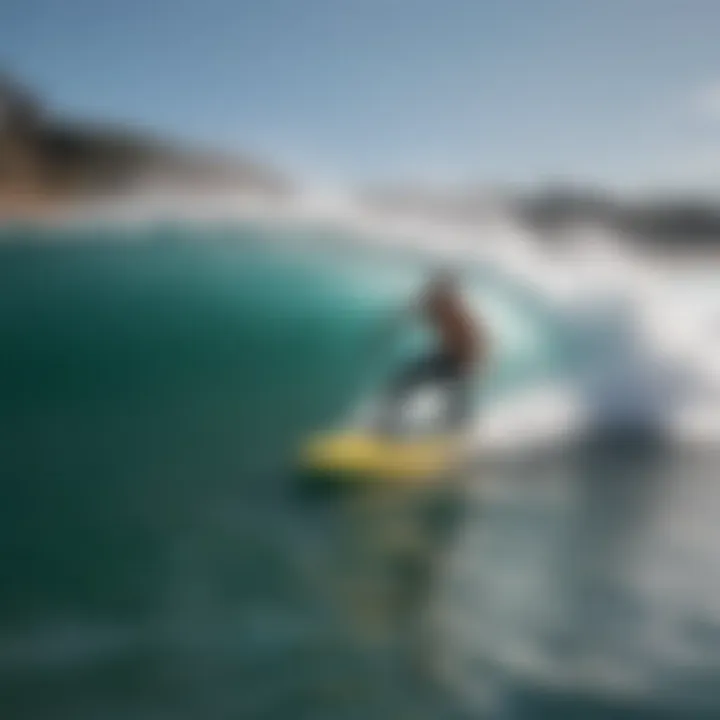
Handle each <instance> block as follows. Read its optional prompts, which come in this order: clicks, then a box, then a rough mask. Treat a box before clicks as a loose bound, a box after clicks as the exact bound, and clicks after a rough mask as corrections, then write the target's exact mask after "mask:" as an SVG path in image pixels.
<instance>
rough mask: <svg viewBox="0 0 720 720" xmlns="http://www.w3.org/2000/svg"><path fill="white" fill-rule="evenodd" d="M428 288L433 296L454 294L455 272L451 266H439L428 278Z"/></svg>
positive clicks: (456, 282)
mask: <svg viewBox="0 0 720 720" xmlns="http://www.w3.org/2000/svg"><path fill="white" fill-rule="evenodd" d="M428 290H429V294H430V295H431V296H433V297H447V296H448V295H454V294H455V293H457V291H458V278H457V273H456V272H455V271H454V270H452V269H451V268H441V269H440V270H438V271H437V272H436V273H435V274H434V275H433V276H432V278H430V283H429V288H428Z"/></svg>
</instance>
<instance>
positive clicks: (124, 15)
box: [0, 0, 720, 189]
mask: <svg viewBox="0 0 720 720" xmlns="http://www.w3.org/2000/svg"><path fill="white" fill-rule="evenodd" d="M718 29H720V2H718V0H602V1H600V0H202V1H201V0H123V1H122V2H119V1H116V0H0V67H4V68H5V69H6V70H8V71H9V72H10V73H12V74H14V75H16V76H17V77H19V78H20V79H21V80H23V81H24V82H26V83H27V84H29V85H30V87H32V88H34V89H35V90H36V91H37V92H38V93H39V94H40V95H41V97H43V98H45V100H46V101H47V103H48V105H49V107H50V108H52V109H54V110H56V111H57V112H58V113H62V114H63V115H69V116H77V117H80V118H93V119H107V120H112V121H120V122H124V123H129V124H133V125H137V126H139V127H143V128H149V129H152V130H155V131H160V132H162V133H165V134H166V135H168V136H169V137H173V138H178V139H182V140H184V139H188V140H192V141H194V142H196V143H199V144H200V145H207V146H209V147H216V148H219V149H226V150H228V151H232V152H246V153H249V154H250V155H255V156H257V157H259V158H261V159H267V160H269V161H270V162H272V163H274V164H275V165H278V166H280V167H282V168H285V169H287V170H289V171H290V172H291V173H293V174H296V175H301V176H302V175H305V176H306V177H308V178H315V179H316V180H323V181H337V182H343V183H354V184H373V183H381V184H382V183H393V182H409V181H410V182H411V181H419V182H452V183H468V182H472V183H502V184H508V183H510V184H512V183H531V184H533V183H542V182H548V181H550V182H565V181H573V180H575V181H580V182H584V183H598V184H603V185H608V186H612V187H622V188H630V189H637V188H645V187H661V188H664V187H669V188H675V187H677V188H681V189H682V188H696V187H698V188H708V187H709V188H720V42H718Z"/></svg>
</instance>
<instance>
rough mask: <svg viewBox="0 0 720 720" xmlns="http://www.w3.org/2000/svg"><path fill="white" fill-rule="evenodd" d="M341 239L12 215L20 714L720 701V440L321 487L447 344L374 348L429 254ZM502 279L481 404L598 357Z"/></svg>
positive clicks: (6, 268)
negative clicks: (384, 384) (346, 445)
mask: <svg viewBox="0 0 720 720" xmlns="http://www.w3.org/2000/svg"><path fill="white" fill-rule="evenodd" d="M316 240H317V237H315V236H313V233H312V232H311V231H308V230H302V231H301V230H300V229H292V228H290V229H287V228H286V229H285V230H283V231H282V232H281V231H279V230H277V229H275V230H271V229H268V228H263V227H261V226H257V225H255V226H254V225H251V224H245V225H238V224H226V225H220V224H217V223H215V224H210V223H205V224H195V225H192V226H191V225H187V226H177V225H169V224H166V225H161V224H155V225H147V226H142V225H141V226H125V227H119V226H102V225H96V226H94V227H90V226H85V227H75V228H70V227H68V228H65V229H62V230H60V229H56V230H54V231H50V230H38V229H30V228H20V227H18V228H14V229H12V228H9V229H6V230H4V231H3V237H2V241H3V242H2V244H0V347H1V348H2V353H1V354H0V365H1V366H2V372H0V385H1V387H0V398H1V401H0V412H2V415H3V417H2V422H1V423H0V472H1V477H2V483H1V485H0V487H1V488H2V490H1V493H2V495H1V497H0V538H1V539H2V540H1V543H0V548H2V554H1V555H0V712H1V713H2V717H3V719H7V720H12V719H14V718H23V719H25V718H33V719H35V718H37V719H38V720H45V719H46V718H47V719H50V718H52V719H53V720H54V719H55V718H72V719H73V720H84V719H85V718H87V719H92V720H96V719H102V718H113V719H116V718H118V719H119V718H128V719H131V718H132V719H133V720H135V719H138V718H143V719H144V718H148V719H149V718H168V719H175V718H178V719H185V718H198V719H200V718H202V719H203V720H204V719H213V718H267V719H268V720H270V719H275V718H277V719H278V720H280V719H285V718H287V719H290V718H292V719H296V718H313V719H321V718H328V719H332V720H340V719H343V718H348V719H350V718H357V719H358V720H365V719H370V718H372V719H374V718H378V719H381V720H382V719H384V718H404V717H407V718H455V717H457V718H498V719H500V720H502V719H504V718H521V719H525V718H528V719H530V718H582V719H583V720H584V719H585V718H613V719H614V718H656V717H657V718H676V717H677V718H694V717H717V716H718V714H720V694H719V693H718V691H717V687H718V680H720V583H719V582H718V580H717V578H718V577H720V554H719V553H718V551H717V548H718V542H717V540H718V538H717V537H716V535H717V530H716V526H717V523H716V519H717V517H718V511H720V492H718V490H717V488H716V480H715V477H716V473H715V472H714V470H713V468H714V460H715V458H714V457H713V451H712V446H706V447H705V448H703V449H701V450H697V449H693V450H692V451H690V450H687V451H683V450H678V449H677V448H672V449H671V448H669V447H667V444H666V442H665V440H664V438H663V437H662V436H661V435H658V434H657V433H652V432H651V433H644V434H642V435H632V436H631V435H629V434H628V432H627V431H626V430H623V432H621V433H618V434H616V435H615V436H614V437H613V438H612V439H610V440H608V439H604V440H603V441H602V442H600V441H599V440H598V439H595V440H593V441H589V440H588V441H586V442H584V443H576V444H575V445H573V447H572V449H562V450H560V449H558V448H555V450H554V451H553V449H552V448H551V449H550V451H548V450H547V449H546V450H545V451H543V452H542V453H540V452H539V451H538V452H537V453H534V454H528V453H522V452H515V453H509V454H505V455H503V456H502V457H498V456H494V455H493V456H492V457H490V456H489V455H488V456H487V457H483V454H482V452H481V453H480V457H479V458H478V461H477V463H476V464H475V465H473V467H472V468H469V469H468V470H467V471H466V472H464V473H463V475H462V476H458V477H453V478H447V482H445V483H443V484H441V485H440V486H434V487H431V488H420V489H417V488H416V489H413V488H411V487H382V486H380V487H375V488H373V489H371V490H367V489H366V490H357V491H354V492H346V493H320V492H308V491H307V490H306V489H304V488H303V486H302V484H301V482H300V478H299V477H298V473H297V471H296V468H295V467H294V463H293V460H294V454H295V452H296V450H297V447H298V444H299V442H301V440H302V439H303V438H304V437H306V436H307V434H308V433H309V432H312V431H313V430H316V429H318V428H322V427H326V426H328V425H331V424H333V423H336V422H338V421H339V420H340V419H342V418H343V417H345V416H346V414H347V413H349V412H351V411H352V409H353V408H354V407H355V405H356V404H357V402H358V401H359V400H361V399H362V398H363V397H364V395H365V394H366V393H368V392H370V391H371V390H372V389H373V388H375V387H376V385H377V383H378V382H381V381H382V379H383V378H384V377H385V374H386V373H387V372H388V371H390V370H391V369H392V368H393V367H394V366H395V365H396V364H397V363H398V362H402V359H403V357H404V356H405V355H406V354H407V353H408V352H412V351H413V350H414V349H415V348H416V347H417V346H418V345H419V344H421V343H422V342H424V338H423V336H422V335H421V334H418V335H415V334H413V333H409V334H408V335H407V337H404V338H401V339H400V342H399V343H398V346H397V347H395V348H389V349H388V350H387V351H386V352H384V353H382V354H377V353H375V354H373V353H370V352H368V349H367V348H368V347H369V346H370V341H371V339H372V338H373V336H374V333H375V332H376V331H377V329H378V327H379V326H380V324H381V323H382V322H383V321H384V320H385V319H386V318H387V316H388V313H390V312H392V311H393V310H394V309H395V308H396V306H397V304H398V303H399V302H402V301H403V300H404V299H406V297H407V293H408V292H410V291H411V290H412V289H413V288H414V287H416V285H417V283H418V281H419V280H421V279H422V277H423V275H424V272H425V269H426V266H427V263H426V262H425V261H424V260H423V259H422V258H420V257H416V256H412V255H407V256H403V255H402V253H400V254H396V255H394V256H392V257H390V256H389V255H388V256H387V257H384V256H383V254H382V253H377V252H372V253H371V252H362V251H359V250H353V249H352V248H351V247H349V246H347V244H342V247H343V250H338V249H337V248H339V247H340V246H341V243H340V241H339V239H338V242H337V243H334V240H335V238H333V237H332V233H329V236H328V237H325V238H323V242H322V243H318V242H315V241H316ZM333 243H334V244H333ZM333 248H335V249H334V250H333ZM471 291H472V293H473V297H474V298H476V299H475V303H476V306H477V307H478V308H479V309H482V311H483V312H485V313H486V314H487V319H488V323H489V324H490V326H491V327H492V329H493V333H494V337H495V338H496V346H497V352H496V354H495V356H494V362H493V365H492V368H491V370H490V373H489V375H488V376H487V377H486V378H485V379H484V382H483V383H482V384H481V386H480V388H479V394H478V410H479V413H480V415H492V414H493V413H494V412H495V409H496V408H498V407H500V408H502V407H504V406H505V405H507V404H509V403H511V402H512V401H513V398H515V397H518V396H521V395H522V394H523V392H525V391H526V390H527V389H532V388H533V387H536V386H539V385H542V384H543V383H546V382H550V381H551V380H552V379H554V378H558V377H560V378H565V379H567V378H574V379H577V378H578V377H585V376H586V375H587V368H589V367H592V363H590V362H588V361H587V357H588V355H592V352H590V351H588V349H587V348H588V347H589V346H586V345H585V344H583V343H582V342H580V341H579V340H578V339H577V337H576V336H574V335H572V333H570V332H569V331H568V329H567V328H568V325H567V323H564V322H563V320H562V315H561V314H558V316H557V317H554V316H553V313H552V310H551V309H549V308H548V307H545V306H544V305H543V303H542V299H541V297H540V296H538V297H537V298H534V299H528V296H527V293H526V292H522V291H520V289H514V290H513V288H510V287H509V286H506V284H504V283H503V282H500V281H499V280H498V279H497V278H495V279H493V278H492V277H488V275H487V272H485V273H484V274H483V273H479V274H478V277H477V278H475V279H474V281H473V284H472V287H471ZM583 337H585V336H583ZM601 345H602V343H601ZM579 368H580V370H579ZM583 369H584V370H583ZM581 370H583V371H581ZM479 441H480V442H481V441H482V437H480V440H479Z"/></svg>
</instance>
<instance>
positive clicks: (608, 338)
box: [65, 189, 720, 448]
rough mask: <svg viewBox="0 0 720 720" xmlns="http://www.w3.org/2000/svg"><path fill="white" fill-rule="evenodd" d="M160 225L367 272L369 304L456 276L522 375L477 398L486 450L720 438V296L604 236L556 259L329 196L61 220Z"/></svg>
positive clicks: (502, 221) (504, 229)
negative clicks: (253, 242)
mask: <svg viewBox="0 0 720 720" xmlns="http://www.w3.org/2000/svg"><path fill="white" fill-rule="evenodd" d="M167 221H172V222H173V223H176V224H184V225H187V226H190V227H192V226H194V225H195V224H196V223H201V224H208V223H221V224H222V223H232V224H237V223H240V224H242V223H254V224H255V225H256V226H258V227H263V228H265V229H266V230H268V234H267V237H268V238H270V237H272V238H273V239H274V240H275V241H276V242H279V243H281V244H285V245H286V246H292V247H294V248H295V249H297V250H300V251H305V250H311V249H322V250H323V251H326V252H330V253H335V254H336V255H342V256H343V257H345V258H346V259H347V258H348V257H350V256H352V254H353V253H362V254H363V257H365V258H369V257H375V258H377V259H380V260H382V261H384V262H385V263H386V268H387V269H386V270H385V271H383V272H382V273H379V274H378V273H377V272H376V270H373V271H370V270H368V271H367V272H365V273H364V274H363V272H362V269H361V268H357V267H353V271H354V272H356V278H355V282H356V283H357V285H358V289H359V290H358V291H359V292H364V293H367V294H370V295H372V294H373V293H381V294H383V293H384V294H385V295H386V296H390V295H393V296H400V295H402V294H404V293H407V292H408V291H409V290H411V289H412V288H413V287H415V286H416V285H417V282H418V281H419V280H420V279H421V278H422V276H423V274H424V273H425V272H426V271H427V270H428V269H430V268H432V267H434V266H437V265H442V266H445V267H446V266H449V265H450V266H454V267H457V268H458V269H460V270H461V271H462V273H463V274H464V275H465V276H466V277H467V279H468V285H469V293H470V297H471V301H472V304H473V307H474V308H475V310H476V311H477V313H478V314H479V315H480V316H483V317H486V318H487V321H488V323H489V324H490V326H491V329H492V330H494V331H495V332H496V334H497V335H498V336H499V337H500V338H501V341H500V343H499V344H501V345H503V344H504V345H507V346H511V347H512V349H513V352H512V354H513V357H515V358H518V357H522V358H525V362H526V365H527V366H528V367H527V368H526V372H525V374H524V375H525V380H526V381H525V382H523V383H520V382H514V383H512V392H506V391H504V392H503V393H501V394H499V395H498V396H497V397H493V395H492V393H491V392H490V393H485V396H484V402H483V404H482V406H481V409H480V413H479V417H478V420H477V423H476V425H475V426H474V427H473V429H472V435H473V436H475V437H476V438H477V440H476V442H477V443H478V444H481V445H482V446H483V447H484V448H491V447H497V448H505V447H518V446H528V445H533V444H537V443H541V442H551V443H558V442H565V441H568V440H575V439H577V438H578V437H579V436H582V435H584V434H586V433H587V432H589V431H592V430H593V429H597V428H605V429H608V428H609V429H612V428H628V427H632V428H643V429H653V430H657V431H659V432H662V433H663V434H664V435H665V436H666V437H667V439H668V440H672V439H676V440H678V441H681V442H690V441H709V442H712V441H714V440H716V439H718V438H720V412H719V411H720V325H719V324H718V321H719V320H720V283H716V282H714V281H713V279H712V278H709V279H708V278H707V276H706V275H704V274H703V273H702V272H701V271H700V270H697V271H694V270H693V269H692V268H691V269H689V270H688V269H684V270H683V271H682V272H681V271H680V270H673V268H672V267H668V266H662V265H659V264H658V263H657V262H655V259H654V258H652V257H649V256H647V255H641V254H639V253H638V252H637V251H634V250H633V249H632V246H631V244H630V243H629V242H628V241H627V239H626V238H623V237H620V236H618V235H613V234H611V233H608V232H607V231H605V230H603V229H602V228H599V227H596V226H585V227H579V228H577V229H576V231H575V232H574V233H573V234H572V235H571V236H570V237H569V239H568V238H565V240H564V242H562V243H557V244H555V245H551V244H550V243H548V241H547V239H545V240H542V239H540V238H539V237H537V236H534V235H533V234H532V233H531V232H529V231H528V230H527V229H526V228H524V227H523V226H521V225H520V224H519V223H518V222H517V221H516V220H515V219H514V218H513V217H512V215H511V214H510V213H508V212H506V211H505V210H504V209H503V208H502V207H500V206H496V207H495V208H494V211H493V212H491V213H488V215H487V218H486V219H485V220H484V221H483V222H478V221H475V222H472V223H470V222H464V223H463V222H457V223H450V222H448V221H446V220H443V221H440V220H437V221H436V220H431V219H428V218H420V217H418V216H416V215H415V216H414V215H411V214H404V215H400V214H395V215H393V216H390V215H388V214H387V213H385V214H382V213H379V212H371V211H369V210H368V209H367V208H365V207H363V206H362V205H361V203H360V202H359V201H358V200H357V199H356V198H355V197H354V196H353V195H352V194H351V193H343V192H339V191H337V190H334V191H333V192H329V191H323V192H308V193H306V194H304V195H299V196H296V197H293V198H290V199H288V200H286V201H284V202H282V203H280V202H278V201H276V200H274V201H272V202H267V201H262V200H256V199H248V198H247V197H245V198H239V197H238V196H237V195H228V196H221V195H217V194H215V195H213V196H212V197H207V198H203V199H201V200H198V199H197V197H196V196H193V197H188V198H184V197H178V196H177V194H175V193H164V192H162V191H161V190H160V189H158V190H156V191H155V192H154V193H148V192H147V191H145V192H144V193H143V194H142V195H141V196H140V195H137V196H128V197H126V198H123V199H116V200H114V201H113V202H111V203H107V204H105V205H98V204H95V205H93V206H88V207H85V208H77V209H76V210H75V211H74V212H73V213H72V214H68V215H67V216H66V218H65V222H66V224H67V225H69V226H75V227H77V226H85V227H87V226H90V227H94V226H97V225H98V224H99V225H103V226H108V225H111V226H113V227H115V228H117V227H122V226H129V227H131V228H137V226H138V224H140V225H147V224H153V223H157V222H167ZM700 278H702V282H700ZM531 366H534V372H533V371H531V370H530V369H529V368H530V367H531ZM495 380H497V377H496V378H495ZM491 385H492V383H491Z"/></svg>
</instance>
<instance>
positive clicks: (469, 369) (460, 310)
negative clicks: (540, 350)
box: [381, 271, 487, 432]
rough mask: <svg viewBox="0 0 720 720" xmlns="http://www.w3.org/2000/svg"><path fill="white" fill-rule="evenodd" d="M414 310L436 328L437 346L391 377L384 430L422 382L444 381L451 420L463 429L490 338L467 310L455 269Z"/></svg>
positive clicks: (429, 288) (431, 284)
mask: <svg viewBox="0 0 720 720" xmlns="http://www.w3.org/2000/svg"><path fill="white" fill-rule="evenodd" d="M412 309H413V311H414V313H415V314H418V315H419V316H420V317H421V318H422V319H423V320H424V321H425V322H426V323H428V324H429V326H430V327H431V328H432V329H433V330H434V332H435V334H436V336H437V340H438V347H436V348H435V349H434V350H432V351H431V352H430V353H428V354H427V355H425V356H423V357H420V358H419V359H418V360H416V361H414V362H412V363H411V364H410V365H408V366H407V367H406V368H405V369H404V370H403V371H402V372H401V373H400V374H399V375H398V376H397V377H395V378H394V379H393V380H392V382H391V383H390V387H389V388H388V392H387V399H388V402H387V406H386V411H385V413H384V417H383V418H382V420H381V425H382V428H383V430H384V431H385V432H394V431H395V429H396V428H397V426H398V420H399V418H398V414H399V413H400V410H401V408H402V405H403V402H404V400H405V398H406V397H407V396H408V395H409V394H410V393H411V392H412V391H413V390H415V389H416V388H418V387H420V386H422V385H444V386H446V387H447V393H448V394H447V408H448V410H447V416H446V424H447V426H448V428H449V429H452V430H458V429H460V428H462V426H463V425H464V424H465V423H466V422H467V420H468V419H469V414H470V410H471V395H470V389H471V380H472V375H473V373H474V371H475V369H476V368H477V366H478V364H479V363H480V362H481V361H482V360H484V358H485V356H486V352H487V346H486V341H485V338H484V337H483V333H481V332H480V328H479V327H477V326H476V323H475V322H474V321H473V318H472V317H471V315H470V313H469V312H468V310H467V308H466V306H465V303H464V301H463V298H462V295H461V293H460V290H459V288H458V286H457V281H456V279H455V276H454V275H453V273H451V272H448V271H444V272H441V273H439V274H438V275H437V276H436V277H434V278H433V279H432V280H431V281H430V282H429V284H428V286H427V287H426V288H425V290H424V292H423V293H421V295H420V299H419V302H416V303H413V308H412Z"/></svg>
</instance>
